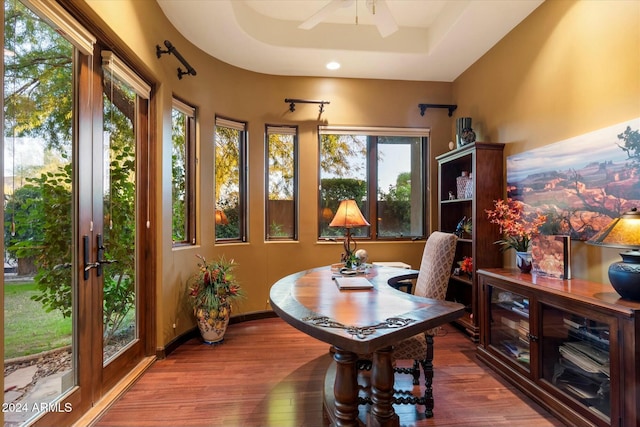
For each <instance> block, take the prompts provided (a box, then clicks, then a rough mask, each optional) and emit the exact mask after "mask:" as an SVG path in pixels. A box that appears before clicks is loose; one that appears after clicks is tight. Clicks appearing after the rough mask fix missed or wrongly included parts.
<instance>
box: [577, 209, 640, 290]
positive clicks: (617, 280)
mask: <svg viewBox="0 0 640 427" xmlns="http://www.w3.org/2000/svg"><path fill="white" fill-rule="evenodd" d="M587 244H590V245H596V246H605V247H611V248H622V249H629V250H628V251H626V252H622V253H621V254H620V256H621V257H622V261H619V262H614V263H613V264H611V265H610V266H609V281H610V282H611V286H613V288H614V289H615V290H616V292H618V294H620V296H621V297H622V298H625V299H629V300H634V301H640V251H639V250H638V248H640V212H638V210H637V208H633V209H631V211H629V212H625V213H624V214H622V215H621V216H620V217H619V218H616V219H614V220H613V221H611V223H610V224H609V225H607V226H606V227H605V228H604V229H602V230H600V232H599V233H598V234H596V235H595V236H593V237H592V238H591V239H589V240H588V241H587Z"/></svg>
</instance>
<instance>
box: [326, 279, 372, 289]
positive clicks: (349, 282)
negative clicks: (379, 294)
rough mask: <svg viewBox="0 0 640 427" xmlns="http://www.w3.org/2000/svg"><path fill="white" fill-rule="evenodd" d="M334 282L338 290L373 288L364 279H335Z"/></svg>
mask: <svg viewBox="0 0 640 427" xmlns="http://www.w3.org/2000/svg"><path fill="white" fill-rule="evenodd" d="M335 281H336V285H338V289H340V290H345V289H370V288H373V284H372V283H371V282H370V281H368V280H367V279H366V278H365V277H336V278H335Z"/></svg>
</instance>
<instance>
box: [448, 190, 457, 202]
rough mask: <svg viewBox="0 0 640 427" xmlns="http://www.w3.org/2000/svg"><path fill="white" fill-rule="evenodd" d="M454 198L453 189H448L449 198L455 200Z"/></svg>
mask: <svg viewBox="0 0 640 427" xmlns="http://www.w3.org/2000/svg"><path fill="white" fill-rule="evenodd" d="M455 199H456V195H455V194H453V191H449V200H455Z"/></svg>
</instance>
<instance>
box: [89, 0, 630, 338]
mask: <svg viewBox="0 0 640 427" xmlns="http://www.w3.org/2000/svg"><path fill="white" fill-rule="evenodd" d="M77 3H78V4H79V6H80V7H81V8H83V9H85V10H86V11H87V12H88V13H90V14H91V15H94V16H93V19H94V20H95V21H100V20H104V21H105V22H108V23H109V24H108V25H104V24H101V27H102V28H104V29H105V32H106V34H107V35H109V36H110V37H112V38H113V40H114V43H115V44H116V46H117V48H118V49H120V50H122V53H123V54H124V53H126V54H128V56H129V57H130V59H131V60H132V61H133V62H134V64H133V65H136V66H137V67H138V68H139V69H140V70H143V71H144V72H145V73H146V77H147V78H149V79H150V80H151V82H152V83H154V84H156V88H157V93H156V97H155V99H154V102H155V105H156V106H157V108H158V110H157V112H158V113H157V114H158V115H157V118H158V122H157V126H156V131H157V133H158V137H159V139H160V141H161V144H162V150H161V151H160V152H159V153H158V159H157V160H158V161H159V162H160V164H161V165H162V170H161V171H160V172H159V175H160V179H159V180H158V183H157V187H156V191H157V193H158V194H159V195H161V200H160V202H161V206H160V207H159V210H160V212H158V214H159V217H160V218H165V219H166V220H163V221H162V222H161V223H159V224H156V227H157V229H158V231H159V232H160V233H161V236H162V238H161V240H160V248H159V258H158V265H159V277H158V284H157V290H158V294H159V295H158V314H157V320H158V337H157V338H158V345H159V346H163V345H164V344H166V343H167V342H169V341H170V340H171V339H173V337H174V336H176V335H177V334H179V333H181V332H184V331H185V330H187V329H188V328H190V327H191V326H192V325H193V321H192V319H191V317H190V316H189V313H187V312H185V310H184V309H182V308H180V307H179V306H178V305H179V303H178V301H179V296H180V294H181V291H182V286H183V283H184V281H185V280H186V278H187V276H188V275H189V274H190V273H191V272H192V271H193V267H194V266H195V261H196V259H195V254H197V253H201V254H204V255H205V256H209V257H210V256H213V255H214V254H218V253H225V254H226V255H227V256H228V257H233V258H235V259H236V261H238V262H239V263H240V271H239V276H240V279H241V281H242V284H243V286H244V287H245V288H246V289H247V293H248V295H249V297H248V299H247V301H246V302H245V303H244V304H243V306H242V312H245V313H246V312H253V311H260V310H265V309H268V308H269V307H268V305H267V299H268V290H269V287H270V285H271V284H272V283H273V282H274V281H275V280H277V279H278V278H280V277H282V276H284V275H286V274H289V273H292V272H295V271H299V270H302V269H306V268H309V267H314V266H318V265H322V264H328V263H331V262H335V261H336V258H337V256H338V254H339V252H340V245H339V244H327V243H318V242H317V241H316V235H317V225H316V220H315V219H316V212H317V202H316V189H317V184H318V183H317V173H316V169H317V155H318V154H317V152H318V150H317V135H316V127H317V125H318V124H348V125H367V126H376V125H380V126H406V127H430V128H431V129H432V148H431V158H432V159H433V157H435V156H436V155H438V154H440V153H442V152H444V151H446V145H447V143H448V141H449V140H450V139H451V138H452V134H453V133H454V128H455V126H454V119H452V118H449V117H447V113H446V110H428V111H427V113H426V114H425V116H424V117H421V116H420V115H419V112H418V110H417V104H418V103H420V102H434V103H449V102H453V103H457V104H458V105H459V107H458V110H457V111H456V114H455V115H456V117H461V116H470V117H472V118H473V127H474V129H475V130H476V133H477V134H478V140H483V141H490V142H504V143H507V147H506V151H505V154H506V155H507V156H508V155H510V154H514V153H519V152H521V151H525V150H529V149H532V148H535V147H539V146H542V145H545V144H549V143H553V142H557V141H561V140H563V139H566V138H569V137H572V136H577V135H580V134H583V133H587V132H590V131H592V130H596V129H599V128H602V127H606V126H608V125H611V124H614V123H619V122H622V121H625V120H628V119H631V118H635V117H640V54H639V52H640V34H639V32H640V2H636V1H606V2H605V1H565V0H548V1H547V2H545V3H543V4H542V5H541V6H540V7H539V8H538V9H537V10H536V11H534V12H533V13H532V14H531V16H530V17H529V18H527V19H526V20H525V21H524V22H523V23H522V24H521V25H519V26H518V27H516V28H515V29H514V30H513V31H512V32H511V33H510V34H509V35H507V36H506V37H505V38H504V39H503V40H502V41H501V42H500V43H499V44H498V45H496V46H495V47H494V48H493V49H492V50H491V51H490V52H488V53H487V54H486V55H485V56H484V57H482V58H481V59H480V60H479V61H477V62H476V64H474V65H473V66H472V67H470V68H469V70H467V71H466V72H465V73H464V74H463V75H461V76H460V77H459V78H458V79H457V80H456V81H455V82H454V83H453V84H447V83H431V82H399V81H376V80H355V79H329V78H293V77H278V76H268V75H263V74H256V73H253V72H248V71H244V70H240V69H237V68H234V67H231V66H229V65H227V64H224V63H222V62H220V61H218V60H216V59H214V58H211V57H209V56H208V55H206V54H203V53H202V52H200V51H199V50H198V49H197V48H195V47H194V46H192V45H191V44H190V43H189V42H188V41H186V40H185V39H184V38H183V37H181V36H180V35H179V34H178V33H177V32H176V31H175V29H174V28H173V27H172V26H171V25H170V24H169V22H168V21H167V20H166V18H165V17H164V16H163V15H162V12H161V10H160V9H159V7H158V6H157V5H156V4H155V2H151V1H135V0H121V1H117V2H110V1H100V0H89V1H87V3H86V4H88V5H90V6H91V8H92V10H89V9H87V7H86V4H85V3H84V2H83V1H82V0H77ZM94 12H95V13H94ZM116 34H117V36H116ZM165 39H169V40H170V41H171V42H172V43H173V44H174V45H175V46H176V47H177V48H178V49H179V50H180V52H181V53H182V54H183V56H184V57H185V58H186V59H187V60H188V61H189V62H190V63H191V65H192V66H193V67H194V68H195V69H196V70H197V71H198V75H197V76H196V77H191V76H187V77H185V78H183V80H178V79H177V77H176V75H175V69H176V67H177V66H178V65H179V64H178V62H177V60H176V59H175V58H174V57H168V56H163V57H162V58H161V59H159V60H158V59H157V58H156V56H155V45H156V44H159V43H162V41H163V40H165ZM452 54H453V53H452ZM172 94H174V95H176V96H178V97H180V98H181V99H183V100H185V101H187V102H189V103H192V104H193V105H195V106H196V107H198V123H199V134H200V143H201V146H200V165H201V169H200V190H199V194H200V195H201V197H200V199H199V203H200V205H199V210H198V212H199V214H200V223H199V226H198V230H199V231H198V240H199V246H197V247H195V248H188V249H179V250H173V249H172V248H171V240H170V235H171V233H170V227H171V224H170V221H169V218H170V217H171V213H170V206H169V201H170V179H171V175H170V156H168V155H163V153H169V147H170V133H169V131H170V125H169V123H170V122H169V114H170V102H171V96H172ZM286 97H293V98H309V99H325V100H329V101H331V105H328V106H327V107H326V108H325V112H324V113H323V114H322V116H321V118H320V120H318V109H317V107H316V106H314V105H307V106H305V105H300V106H298V108H297V111H296V112H294V113H290V112H288V109H287V107H288V106H287V104H285V103H284V101H283V100H284V98H286ZM215 114H220V115H223V116H226V117H230V118H234V119H238V120H243V121H248V123H249V135H250V143H249V146H250V153H249V163H250V168H251V172H250V200H249V210H250V216H249V228H250V242H249V243H247V244H238V245H214V243H213V238H212V236H213V217H212V212H213V202H212V200H211V198H209V197H207V195H208V194H213V184H212V183H213V176H212V169H211V167H210V165H211V164H212V158H213V152H212V145H211V142H212V129H213V120H214V117H215ZM265 123H270V124H296V125H298V126H299V130H300V162H301V171H302V173H301V177H300V179H301V181H300V190H301V191H300V241H299V242H296V243H283V242H274V243H265V242H264V239H263V236H264V220H263V206H264V191H263V188H264V168H263V156H264V150H263V132H264V124H265ZM431 168H432V170H431V173H430V177H431V182H432V186H434V187H435V185H436V182H437V181H436V175H435V169H436V167H435V164H434V163H433V161H432V164H431ZM430 207H431V210H432V212H434V214H433V215H432V220H431V228H432V229H433V228H435V225H436V224H437V223H436V218H435V212H436V210H435V192H433V193H432V200H431V203H430ZM361 246H362V247H365V248H366V249H367V250H368V251H369V254H370V257H371V258H372V259H374V260H400V261H405V262H407V263H410V264H412V265H414V266H417V265H418V264H419V256H420V251H421V248H422V243H419V242H418V243H368V244H367V243H362V244H361ZM573 251H574V255H573V259H572V268H573V270H574V274H575V275H576V276H578V277H586V278H589V279H591V280H597V281H607V278H606V265H608V264H609V263H610V262H612V261H613V260H615V259H617V258H618V257H617V253H616V252H617V251H615V250H602V249H599V248H594V247H590V246H587V245H585V244H582V243H574V244H573ZM505 262H506V263H511V262H512V261H511V260H510V259H509V258H507V259H506V260H505ZM173 323H176V325H177V327H176V329H175V330H174V329H173V328H172V325H173Z"/></svg>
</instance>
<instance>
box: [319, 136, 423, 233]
mask: <svg viewBox="0 0 640 427" xmlns="http://www.w3.org/2000/svg"><path fill="white" fill-rule="evenodd" d="M336 134H339V135H354V136H364V137H366V144H367V147H366V150H367V154H366V156H365V160H366V165H365V169H366V171H365V172H366V188H367V200H366V202H365V205H366V212H364V211H363V213H364V214H365V217H367V218H368V221H369V223H370V224H371V225H370V226H368V227H363V228H366V229H368V232H367V234H366V235H357V234H356V237H357V238H358V240H369V241H408V240H422V239H425V238H426V236H427V234H428V229H429V216H430V208H429V205H428V204H427V201H428V200H429V193H430V190H429V189H430V184H429V183H430V178H429V172H430V167H429V166H430V165H429V146H430V144H429V140H430V129H428V128H394V127H362V126H318V184H319V185H318V194H317V197H318V199H317V200H318V207H319V209H318V212H319V214H318V218H317V224H318V231H317V238H318V241H324V240H327V239H334V237H329V236H323V235H322V234H321V233H322V209H321V208H320V207H321V206H322V205H323V200H322V178H323V177H322V168H321V162H322V136H323V135H336ZM384 136H394V137H417V138H420V143H421V149H422V153H421V163H422V182H421V183H420V185H421V188H422V191H421V201H420V203H421V205H422V206H423V209H422V218H421V219H422V232H421V233H420V235H407V236H380V233H379V232H378V231H379V230H378V221H376V220H375V218H378V194H377V190H378V188H377V186H378V162H377V156H378V138H379V137H384ZM359 230H362V228H361V229H354V230H353V231H354V232H355V233H358V231H359Z"/></svg>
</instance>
